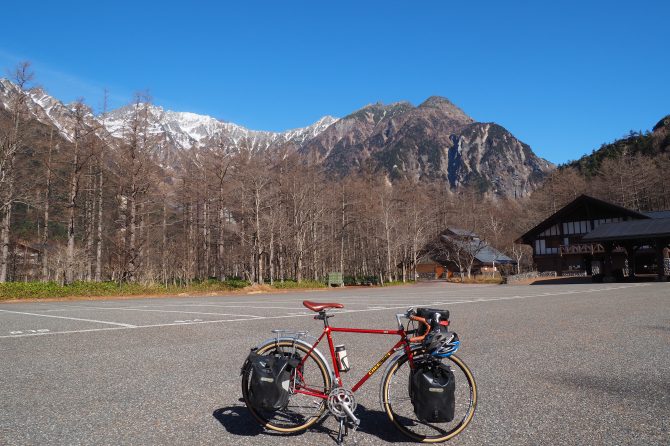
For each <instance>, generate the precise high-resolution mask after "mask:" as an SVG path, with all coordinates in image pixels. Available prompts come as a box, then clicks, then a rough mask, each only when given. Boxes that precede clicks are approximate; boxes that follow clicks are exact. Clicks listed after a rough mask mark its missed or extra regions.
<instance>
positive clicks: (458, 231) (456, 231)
mask: <svg viewBox="0 0 670 446" xmlns="http://www.w3.org/2000/svg"><path fill="white" fill-rule="evenodd" d="M447 232H451V233H452V234H454V235H456V236H458V237H478V235H477V234H475V233H474V232H472V231H468V230H467V229H459V228H447Z"/></svg>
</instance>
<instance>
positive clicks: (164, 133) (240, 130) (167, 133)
mask: <svg viewBox="0 0 670 446" xmlns="http://www.w3.org/2000/svg"><path fill="white" fill-rule="evenodd" d="M134 107H135V105H129V106H125V107H122V108H119V109H117V110H114V111H112V112H110V113H108V114H106V115H105V116H100V117H99V120H100V121H101V122H102V123H103V125H104V126H105V128H106V129H107V130H108V131H109V132H110V133H111V134H112V135H114V136H116V137H122V136H123V132H124V129H126V127H127V122H128V121H129V119H131V116H132V114H133V110H134ZM148 107H149V108H148V111H149V125H150V133H151V134H152V135H155V136H159V137H162V138H164V140H165V141H167V142H168V144H171V145H173V146H174V147H173V148H175V149H178V150H188V149H191V148H194V147H203V146H206V145H223V146H224V147H226V148H228V149H236V150H240V149H243V148H245V149H251V150H265V149H269V148H270V147H273V146H277V145H280V144H285V143H289V142H290V143H294V144H295V145H296V146H298V147H299V146H301V145H302V144H303V143H304V142H305V141H306V140H308V139H311V138H313V137H315V136H317V135H319V134H320V133H321V132H323V131H324V130H325V129H326V128H327V127H328V126H329V125H331V124H332V123H334V122H336V121H337V119H336V118H333V117H331V116H325V117H323V118H321V119H319V120H318V121H317V122H315V123H314V124H312V125H310V126H307V127H303V128H298V129H292V130H287V131H284V132H267V131H259V130H250V129H247V128H246V127H242V126H240V125H237V124H234V123H232V122H226V121H220V120H218V119H216V118H213V117H211V116H207V115H199V114H196V113H189V112H175V111H171V110H165V109H164V108H163V107H159V106H155V105H149V106H148Z"/></svg>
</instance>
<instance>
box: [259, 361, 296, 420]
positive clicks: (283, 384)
mask: <svg viewBox="0 0 670 446" xmlns="http://www.w3.org/2000/svg"><path fill="white" fill-rule="evenodd" d="M298 363H299V360H298V359H296V358H290V357H287V356H285V355H278V354H274V355H268V356H263V355H258V354H256V353H254V352H251V353H249V357H248V358H247V366H248V367H251V369H252V373H251V381H250V383H249V402H250V403H251V405H252V406H253V407H254V408H256V409H263V410H268V411H276V410H279V409H284V408H285V407H286V406H287V405H288V398H289V384H290V380H291V371H292V370H293V369H294V368H295V367H297V365H298Z"/></svg>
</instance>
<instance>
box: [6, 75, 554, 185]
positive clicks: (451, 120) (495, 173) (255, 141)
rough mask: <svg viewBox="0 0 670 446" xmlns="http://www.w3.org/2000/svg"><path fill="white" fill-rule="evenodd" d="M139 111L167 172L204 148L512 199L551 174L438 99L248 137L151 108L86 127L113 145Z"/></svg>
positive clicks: (68, 108)
mask: <svg viewBox="0 0 670 446" xmlns="http://www.w3.org/2000/svg"><path fill="white" fill-rule="evenodd" d="M19 92H20V90H19V88H18V87H17V86H16V85H15V84H13V83H11V82H10V81H8V80H6V79H0V105H2V106H4V108H6V109H9V108H11V104H12V102H13V101H15V100H16V97H17V96H18V93H19ZM25 93H26V96H25V98H26V105H27V109H28V110H29V112H30V114H31V115H32V116H33V117H34V119H36V120H37V121H40V122H42V123H43V124H45V125H48V126H50V127H51V128H52V129H57V130H58V132H59V133H61V134H62V135H63V137H65V138H66V139H69V140H70V141H72V139H73V138H72V135H73V128H74V122H75V119H74V116H75V115H74V105H73V104H69V105H65V104H63V103H62V102H61V101H59V100H57V99H55V98H53V97H51V96H49V95H48V94H47V93H45V92H44V91H43V90H41V89H39V88H36V89H31V90H27V91H26V92H25ZM136 107H146V111H147V112H148V113H147V125H148V133H149V134H150V136H152V139H153V141H152V147H151V148H152V149H153V156H154V157H155V160H156V162H157V163H158V164H159V165H160V166H161V167H163V168H165V169H166V171H167V172H168V175H169V172H170V171H174V170H175V169H177V170H178V169H180V167H181V166H183V164H182V161H183V160H184V157H182V156H181V154H183V153H189V152H191V151H194V152H195V153H194V157H193V158H191V159H198V157H199V153H200V150H201V149H205V150H207V149H213V148H218V149H223V150H225V151H230V152H243V151H255V152H262V151H266V150H270V151H273V150H276V151H281V152H282V153H285V151H286V152H294V153H298V154H300V155H301V156H303V157H304V158H305V159H308V160H310V162H314V163H319V164H321V165H322V166H323V167H324V169H325V170H326V171H328V172H330V173H332V174H340V175H349V174H351V173H355V172H357V171H358V170H359V169H361V168H362V167H363V166H367V167H366V168H368V167H372V168H373V169H375V170H376V171H377V172H379V173H380V174H381V175H385V176H386V177H387V178H388V179H390V180H396V179H402V178H413V179H416V180H420V181H438V182H443V183H444V184H445V185H447V186H448V188H449V189H451V190H457V189H460V188H462V187H476V188H478V189H479V190H480V191H482V192H487V193H491V194H495V195H500V196H508V197H516V196H519V195H522V196H525V195H527V194H528V193H530V192H531V191H532V190H534V189H535V188H537V187H538V186H539V185H540V184H541V183H542V181H543V180H544V178H545V177H546V176H547V175H548V174H549V173H551V172H552V171H553V170H554V169H555V166H554V165H553V164H551V163H550V162H548V161H547V160H544V159H542V158H539V157H537V156H536V155H535V154H534V153H533V151H532V150H531V148H530V147H529V146H528V145H526V144H524V143H523V142H521V141H519V140H518V139H517V138H515V137H514V135H512V134H511V133H510V132H509V131H507V130H506V129H504V128H503V127H501V126H499V125H497V124H496V123H481V122H477V121H476V120H475V119H473V118H471V117H470V116H468V115H467V114H466V113H465V112H463V110H461V109H460V108H458V107H457V106H456V105H455V104H453V103H451V102H450V101H449V100H448V99H446V98H442V97H437V96H435V97H431V98H428V99H427V100H426V101H425V102H424V103H422V104H420V105H419V106H416V107H415V106H413V105H412V104H410V103H408V102H398V103H394V104H389V105H384V104H371V105H368V106H365V107H363V108H361V109H360V110H357V111H355V112H353V113H351V114H350V115H348V116H345V117H344V118H342V119H336V118H333V117H331V116H325V117H323V118H321V119H319V120H318V121H317V122H315V123H313V124H312V125H309V126H307V127H302V128H297V129H293V130H287V131H284V132H268V131H258V130H250V129H247V128H245V127H242V126H240V125H237V124H234V123H231V122H225V121H221V120H218V119H215V118H213V117H211V116H205V115H199V114H195V113H188V112H175V111H171V110H165V109H163V108H162V107H159V106H155V105H150V104H135V105H129V106H125V107H122V108H119V109H117V110H113V111H111V112H109V113H106V114H105V115H100V116H95V115H94V114H93V113H92V112H91V111H90V110H88V109H86V110H85V116H84V121H85V123H86V125H88V126H90V128H94V129H95V131H96V134H97V135H99V136H104V137H105V139H106V140H107V141H108V143H109V144H111V145H112V146H113V145H115V142H116V143H118V144H120V143H121V141H123V137H124V134H125V133H127V132H128V131H129V128H130V126H131V124H132V121H133V119H134V118H133V117H134V116H135V115H136V111H137V109H136ZM0 117H1V116H0ZM109 135H111V136H112V137H111V138H108V136H109ZM119 147H120V145H119ZM186 159H188V158H186Z"/></svg>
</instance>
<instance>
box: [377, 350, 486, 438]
mask: <svg viewBox="0 0 670 446" xmlns="http://www.w3.org/2000/svg"><path fill="white" fill-rule="evenodd" d="M422 354H423V352H422V351H421V350H420V349H419V350H415V351H414V352H413V355H414V357H415V358H416V357H417V356H418V357H420V356H421V355H422ZM446 359H448V360H449V361H450V363H449V365H455V366H456V367H457V368H458V369H459V370H461V371H462V373H463V376H465V377H466V381H467V388H468V389H467V390H469V392H465V391H464V392H462V393H464V394H465V393H469V401H468V402H463V401H461V402H460V404H461V405H463V406H467V409H466V410H465V413H464V414H463V416H462V418H460V420H458V421H455V422H454V421H452V422H451V425H452V426H449V425H448V427H447V428H444V427H441V426H436V424H437V423H433V424H430V423H425V422H421V421H419V420H418V419H416V416H415V414H414V413H413V411H412V410H411V409H409V408H408V407H405V408H404V410H402V414H399V413H398V412H396V410H398V405H396V407H395V408H394V404H393V402H392V401H391V393H393V394H394V395H395V394H396V393H397V394H400V395H406V401H407V402H409V403H410V406H409V407H411V402H410V397H409V389H408V378H406V377H405V376H404V373H402V374H401V375H403V376H402V377H399V379H398V380H397V381H396V382H395V383H394V382H393V379H394V378H395V377H396V376H397V375H398V372H399V370H403V372H405V373H408V372H409V369H410V365H409V362H408V356H407V354H406V353H405V354H403V355H401V356H399V357H398V358H397V359H396V360H394V361H393V362H392V363H391V364H390V365H389V366H388V369H387V371H386V374H385V375H384V377H383V378H382V407H383V408H384V411H385V412H386V415H387V416H388V417H389V419H390V420H391V422H392V423H393V425H394V426H395V427H396V428H397V429H398V430H399V431H400V432H402V433H403V434H404V435H405V436H407V437H409V438H411V439H412V440H414V441H418V442H421V443H442V442H444V441H448V440H450V439H452V438H454V437H455V436H456V435H458V434H460V433H461V432H462V431H463V429H465V428H466V427H467V426H468V424H470V422H471V421H472V418H473V417H474V414H475V409H476V408H477V384H476V383H475V379H474V376H473V375H472V372H471V371H470V369H469V368H468V366H467V365H466V364H465V363H464V362H463V361H462V360H461V359H459V358H458V357H457V356H456V355H451V356H450V357H449V358H446ZM457 382H458V380H457ZM392 385H395V388H394V390H393V392H392V391H391V386H392ZM463 389H465V388H463ZM461 399H464V398H461ZM394 409H395V410H394ZM412 416H413V417H414V418H412ZM414 426H416V427H417V429H418V428H419V426H421V427H423V428H424V429H432V430H434V431H435V432H436V433H435V434H434V435H428V434H424V433H419V432H415V431H413V430H412V429H410V427H414Z"/></svg>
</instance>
